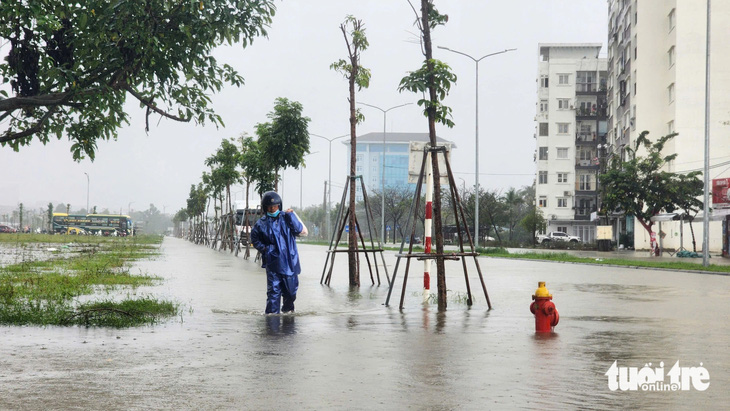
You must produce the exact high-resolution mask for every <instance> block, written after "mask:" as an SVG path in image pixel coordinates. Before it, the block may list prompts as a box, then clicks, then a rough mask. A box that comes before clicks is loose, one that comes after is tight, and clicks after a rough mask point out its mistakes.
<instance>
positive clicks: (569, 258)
mask: <svg viewBox="0 0 730 411" xmlns="http://www.w3.org/2000/svg"><path fill="white" fill-rule="evenodd" d="M308 244H320V242H313V243H308ZM320 245H329V243H322V244H320ZM344 247H347V244H346V243H345V244H344ZM385 249H386V250H391V251H398V250H399V249H400V247H399V246H398V247H385ZM413 250H414V252H422V251H423V247H422V246H419V245H414V247H413ZM465 250H466V251H469V249H468V248H467V247H465ZM404 251H407V244H406V248H405V249H404ZM477 252H479V254H480V255H481V256H485V257H499V258H514V259H527V260H542V261H555V262H570V263H580V264H593V265H615V266H622V267H641V268H659V269H667V270H682V271H707V272H715V273H727V274H730V266H728V265H717V264H710V265H709V266H708V267H704V266H703V265H702V264H699V263H698V262H689V261H681V259H678V261H666V260H664V261H660V260H657V261H646V260H635V259H622V258H603V257H601V258H598V259H596V257H579V256H575V255H572V254H569V253H561V252H530V253H519V254H510V253H509V251H507V249H505V248H502V247H489V248H483V247H478V248H477ZM690 261H691V260H690Z"/></svg>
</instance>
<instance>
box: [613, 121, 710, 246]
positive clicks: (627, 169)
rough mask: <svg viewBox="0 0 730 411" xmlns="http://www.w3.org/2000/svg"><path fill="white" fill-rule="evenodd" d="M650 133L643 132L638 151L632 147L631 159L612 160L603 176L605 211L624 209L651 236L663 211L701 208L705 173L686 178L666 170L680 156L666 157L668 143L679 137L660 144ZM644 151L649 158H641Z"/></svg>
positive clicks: (696, 172)
mask: <svg viewBox="0 0 730 411" xmlns="http://www.w3.org/2000/svg"><path fill="white" fill-rule="evenodd" d="M647 134H649V132H648V131H643V132H641V134H640V135H639V137H637V138H636V141H635V144H634V148H633V149H632V148H628V149H627V152H628V156H629V159H628V160H626V161H621V159H620V158H618V157H614V158H613V159H611V161H610V163H609V166H608V169H607V170H606V173H605V174H602V175H601V176H600V181H601V185H602V186H603V206H602V208H603V210H602V213H606V211H613V210H623V211H624V212H625V213H626V215H631V216H634V217H635V218H636V220H637V221H638V222H639V224H641V226H642V227H644V229H645V230H646V231H647V232H648V233H649V235H651V233H652V225H653V224H654V222H653V221H651V218H652V217H653V216H655V215H657V214H659V213H660V212H662V210H663V211H666V212H668V213H671V212H673V211H674V210H676V209H678V208H684V209H685V210H687V209H692V208H696V209H699V208H701V207H702V201H700V200H699V199H698V198H697V197H699V196H700V195H701V194H702V187H703V184H702V181H701V180H700V179H699V178H698V175H700V174H701V173H700V172H699V171H693V172H691V173H687V174H685V175H680V174H677V173H671V172H668V171H663V170H662V168H664V166H665V165H666V164H667V163H668V162H669V161H672V160H674V159H676V158H677V154H676V153H675V154H671V155H668V156H663V155H662V150H663V149H664V145H665V144H666V142H667V141H669V140H671V139H672V138H674V136H676V135H677V134H676V133H674V134H668V135H666V136H663V137H660V138H659V140H657V142H656V143H652V142H651V141H650V140H649V139H648V138H647ZM640 148H643V149H644V150H646V155H645V156H643V157H642V156H637V151H638V150H639V149H640Z"/></svg>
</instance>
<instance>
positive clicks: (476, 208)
mask: <svg viewBox="0 0 730 411" xmlns="http://www.w3.org/2000/svg"><path fill="white" fill-rule="evenodd" d="M438 48H440V49H443V50H447V51H450V52H452V53H456V54H461V55H462V56H466V57H469V58H470V59H472V60H473V61H474V63H475V66H476V82H475V87H474V88H475V93H476V107H475V117H476V119H475V121H474V123H475V125H474V130H475V135H476V145H475V150H476V153H475V157H476V161H475V163H476V164H475V168H476V170H475V172H474V180H475V184H474V185H475V193H474V194H475V198H474V239H475V240H476V244H477V245H479V62H480V61H482V60H484V59H485V58H487V57H490V56H494V55H497V54H502V53H507V52H508V51H514V50H517V49H505V50H502V51H498V52H496V53H490V54H487V55H484V56H482V57H480V58H478V59H476V58H474V57H472V56H470V55H469V54H466V53H462V52H461V51H457V50H453V49H450V48H448V47H443V46H438Z"/></svg>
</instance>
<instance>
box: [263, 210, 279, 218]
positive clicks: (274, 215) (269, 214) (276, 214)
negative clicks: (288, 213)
mask: <svg viewBox="0 0 730 411" xmlns="http://www.w3.org/2000/svg"><path fill="white" fill-rule="evenodd" d="M280 211H281V210H276V212H275V213H270V212H268V211H267V212H266V215H267V216H269V217H278V216H279V212H280Z"/></svg>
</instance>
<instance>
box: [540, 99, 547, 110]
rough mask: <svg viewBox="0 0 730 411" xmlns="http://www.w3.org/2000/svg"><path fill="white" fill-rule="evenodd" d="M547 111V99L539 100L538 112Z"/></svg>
mask: <svg viewBox="0 0 730 411" xmlns="http://www.w3.org/2000/svg"><path fill="white" fill-rule="evenodd" d="M547 111H548V101H547V100H540V112H541V113H547Z"/></svg>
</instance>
